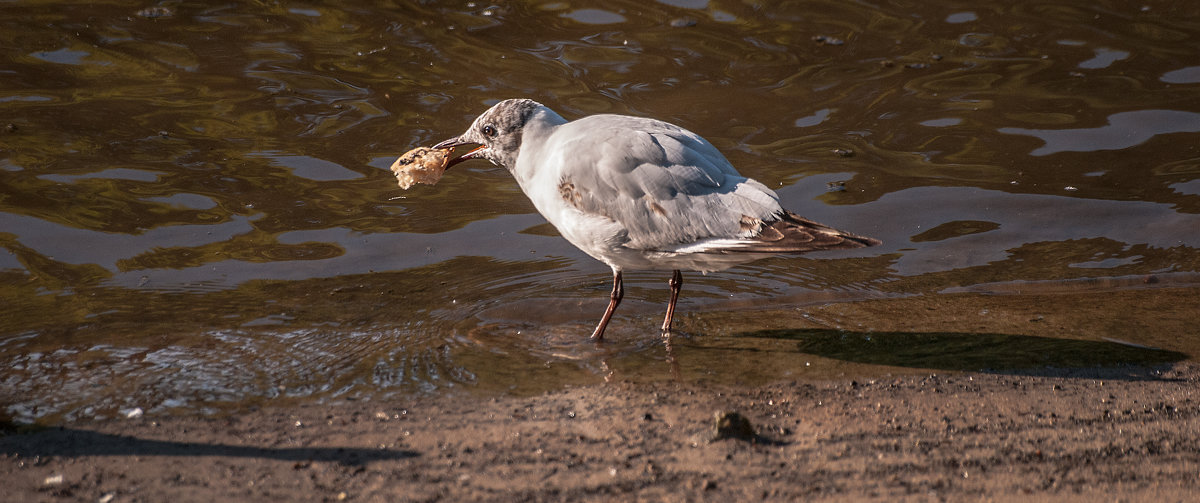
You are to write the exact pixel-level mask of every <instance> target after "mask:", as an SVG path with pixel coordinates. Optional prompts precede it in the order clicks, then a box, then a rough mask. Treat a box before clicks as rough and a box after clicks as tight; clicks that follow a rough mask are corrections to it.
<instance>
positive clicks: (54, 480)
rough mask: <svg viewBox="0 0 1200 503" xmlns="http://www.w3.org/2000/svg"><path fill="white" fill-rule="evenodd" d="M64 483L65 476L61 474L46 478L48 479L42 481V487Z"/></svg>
mask: <svg viewBox="0 0 1200 503" xmlns="http://www.w3.org/2000/svg"><path fill="white" fill-rule="evenodd" d="M62 483H63V476H62V474H61V473H60V474H58V475H51V476H49V477H46V479H45V480H43V481H42V485H45V486H56V485H59V484H62Z"/></svg>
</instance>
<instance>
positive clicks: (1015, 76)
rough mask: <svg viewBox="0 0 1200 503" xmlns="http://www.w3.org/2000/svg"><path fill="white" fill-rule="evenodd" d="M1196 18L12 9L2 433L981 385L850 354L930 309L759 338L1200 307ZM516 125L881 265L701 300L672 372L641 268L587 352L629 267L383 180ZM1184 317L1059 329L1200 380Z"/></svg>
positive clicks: (1176, 5)
mask: <svg viewBox="0 0 1200 503" xmlns="http://www.w3.org/2000/svg"><path fill="white" fill-rule="evenodd" d="M1197 20H1200V7H1198V6H1195V5H1192V4H1191V3H1188V2H1158V1H1148V2H1139V3H1129V2H1095V1H1087V2H1084V1H1064V2H1044V1H1038V2H997V3H994V4H992V5H981V4H979V3H978V2H962V3H957V4H956V3H953V2H952V3H940V4H938V5H910V4H908V3H907V2H884V3H882V4H880V5H876V6H871V5H867V4H847V3H842V2H785V3H782V4H779V5H774V4H772V5H767V4H760V3H745V2H733V1H709V0H660V1H658V2H605V3H598V4H595V5H589V4H586V3H572V2H520V3H505V4H504V5H503V6H495V5H491V4H484V3H476V2H454V3H449V4H429V5H423V4H418V5H411V4H410V3H399V4H396V5H387V4H376V3H363V4H358V3H353V4H350V5H342V6H340V7H339V8H337V9H333V8H327V7H322V6H319V5H307V4H285V5H264V4H260V3H255V2H233V3H224V4H221V5H219V6H183V5H177V4H176V3H173V2H163V3H161V4H159V5H158V6H151V7H147V6H146V5H145V4H140V3H133V4H125V3H122V2H112V3H107V4H96V3H94V2H93V3H87V4H84V3H79V4H71V3H51V2H42V3H33V2H16V3H6V4H3V5H0V123H2V124H0V126H3V127H4V129H3V130H2V131H0V246H2V247H3V248H4V249H5V250H7V252H6V253H0V278H2V281H0V303H2V304H0V368H2V369H4V370H0V383H2V384H0V403H2V404H3V405H4V411H5V413H6V414H8V415H9V416H10V417H12V418H14V419H18V420H42V421H60V420H73V419H77V418H85V417H109V416H113V415H116V414H119V413H120V411H121V410H126V409H131V408H134V407H140V408H143V409H145V410H146V411H148V412H150V413H161V412H188V411H194V410H201V411H218V410H238V409H240V408H243V407H246V406H250V405H260V404H264V403H278V402H280V401H286V400H300V401H303V400H331V399H349V398H370V397H378V396H386V395H404V394H411V393H442V392H450V391H451V390H457V389H464V388H465V389H470V390H479V391H482V392H492V391H508V392H522V393H530V392H538V391H541V390H545V389H552V388H555V387H558V386H563V385H569V384H576V383H578V384H583V383H592V382H599V381H601V380H603V379H606V378H629V379H658V378H663V379H670V378H683V379H710V380H715V381H719V382H760V381H763V380H767V379H771V378H776V377H789V376H790V377H795V376H797V375H801V374H803V372H801V371H800V370H801V369H808V368H811V366H812V365H813V361H814V360H813V359H812V358H809V357H810V356H813V355H816V356H815V358H817V364H818V366H821V365H825V366H826V370H825V371H822V372H821V373H816V374H813V375H830V374H831V373H833V374H836V373H838V372H842V373H845V372H851V373H862V374H864V375H878V374H882V373H887V372H893V371H903V370H904V369H927V368H934V369H937V368H945V369H950V370H954V369H956V368H957V367H955V366H952V365H950V366H947V365H939V364H931V363H930V362H931V360H929V359H928V358H926V357H925V356H922V357H920V358H917V357H913V358H910V359H908V360H903V359H902V361H897V360H896V359H894V358H893V359H887V358H875V359H872V358H855V357H852V356H850V355H851V354H852V353H855V351H856V349H855V348H860V347H861V345H860V344H858V343H854V344H850V345H849V346H845V347H842V348H841V349H838V350H830V349H829V342H828V340H826V339H827V338H828V337H829V336H830V334H831V333H832V334H836V333H841V332H836V331H837V330H842V331H851V332H852V333H853V334H860V335H856V336H855V337H869V335H861V334H870V333H873V332H876V331H879V332H884V333H892V334H893V338H894V340H898V341H908V342H911V341H912V337H917V338H918V339H919V340H920V341H925V342H923V343H921V344H918V345H919V346H920V347H921V348H924V350H927V351H928V350H930V348H933V349H932V350H933V351H935V352H936V348H937V347H938V346H939V345H941V344H943V343H946V341H955V342H954V343H953V344H951V345H953V346H954V347H956V348H958V347H960V346H961V344H960V343H959V341H961V337H958V336H954V337H951V338H949V339H947V338H946V336H945V334H941V335H936V336H934V335H929V336H927V337H926V336H921V335H920V334H918V335H912V334H914V333H917V332H920V333H926V332H938V331H939V328H938V324H939V323H942V322H944V321H946V320H945V319H940V320H939V319H937V318H934V319H931V320H930V321H929V324H930V327H929V329H928V330H919V331H917V332H913V330H912V329H909V331H908V332H904V333H906V334H909V335H907V336H904V335H895V332H894V331H893V325H894V322H895V321H896V319H901V318H905V317H906V313H903V312H896V313H892V314H890V315H880V314H879V313H875V314H872V315H870V316H867V317H866V318H852V319H842V320H837V321H828V320H825V321H820V322H819V323H818V322H816V321H814V322H813V325H812V326H808V327H805V329H813V330H816V329H820V330H834V331H835V332H798V331H796V330H799V328H797V327H798V325H788V326H782V327H781V326H777V325H780V323H775V324H774V325H772V324H769V323H768V324H762V326H758V325H759V324H761V320H758V321H756V317H755V316H752V315H746V314H745V313H753V312H756V311H747V309H753V310H778V309H785V310H787V309H790V310H793V311H796V310H799V311H798V312H805V310H807V309H809V308H814V309H815V308H816V307H817V306H823V305H825V304H828V303H830V302H838V301H862V300H870V299H894V298H927V297H928V298H935V299H941V298H946V299H957V300H955V302H960V303H966V304H968V305H970V306H971V307H972V308H973V309H974V307H975V305H976V304H980V305H986V303H987V301H986V298H987V297H985V296H981V295H979V294H980V293H982V294H995V293H1004V294H1009V295H1023V294H1028V293H1037V292H1062V291H1067V292H1073V295H1066V296H1060V297H1055V296H1044V297H1038V298H1039V299H1050V300H1047V301H1046V302H1051V303H1052V304H1049V305H1046V306H1044V307H1045V308H1046V310H1047V312H1055V310H1056V306H1055V305H1054V304H1053V302H1055V301H1054V300H1053V299H1056V298H1062V299H1068V298H1078V296H1079V295H1089V292H1092V291H1093V290H1094V288H1095V285H1101V287H1102V289H1103V290H1104V291H1126V290H1141V289H1145V288H1146V287H1147V286H1154V287H1164V286H1166V287H1171V288H1173V289H1179V288H1182V289H1190V291H1191V292H1195V293H1197V294H1200V290H1197V289H1196V288H1197V287H1196V285H1197V284H1198V283H1197V281H1196V274H1197V273H1200V232H1196V231H1197V230H1198V229H1200V149H1198V147H1197V145H1200V52H1198V51H1197V50H1196V47H1200V40H1198V38H1200V21H1197ZM507 97H531V98H534V99H537V100H539V101H542V102H543V103H545V104H547V105H548V106H550V107H552V108H554V109H555V110H557V111H558V112H559V113H561V114H562V115H564V116H566V117H568V118H575V117H580V116H583V115H587V114H592V113H602V112H615V113H629V114H636V115H643V116H653V117H656V118H660V119H664V120H667V121H671V122H674V123H677V124H680V125H682V126H685V127H687V128H689V129H691V130H693V131H696V132H697V133H699V134H701V135H703V136H705V137H706V138H708V139H709V140H710V141H711V142H712V143H713V144H715V145H716V146H717V147H718V148H720V149H721V150H722V151H723V152H725V154H726V155H727V156H728V157H729V159H730V160H731V161H732V162H733V163H734V165H736V166H738V168H739V169H740V170H741V171H742V172H743V173H744V174H746V175H748V176H751V177H754V178H756V179H758V180H760V181H762V182H763V183H765V184H767V185H768V186H770V187H772V188H776V189H777V190H778V192H779V194H780V196H781V198H782V200H783V201H784V203H785V206H787V207H789V208H791V209H793V210H795V211H797V212H799V213H801V214H804V215H806V216H808V217H810V218H813V219H815V220H818V221H821V222H826V223H829V224H832V225H835V226H837V227H840V228H845V229H848V230H852V231H855V232H858V233H862V234H866V235H870V236H873V237H876V238H880V239H882V240H883V241H884V245H883V246H881V247H877V248H871V249H867V250H861V251H854V252H831V253H825V254H820V255H810V256H805V257H801V258H776V259H769V260H764V261H760V262H756V263H754V264H750V265H747V266H743V267H739V268H735V269H731V270H729V271H726V272H723V273H717V274H709V275H705V276H701V275H699V274H689V275H686V276H685V280H684V281H685V285H684V295H683V297H682V298H681V301H680V312H681V315H680V317H679V318H678V320H677V327H678V328H679V329H680V331H681V332H682V335H681V336H680V340H679V341H677V342H676V343H675V346H676V347H675V348H673V349H672V351H671V352H668V351H666V350H665V348H664V347H663V344H662V342H661V341H660V340H659V339H658V337H657V334H655V333H654V327H656V326H657V324H658V323H659V317H660V316H661V309H662V307H663V304H664V303H665V300H666V295H667V294H666V286H665V283H666V279H667V277H666V276H664V275H661V274H650V273H638V274H631V275H630V277H628V278H627V284H626V287H627V290H626V300H625V303H624V304H623V305H622V306H621V309H620V311H619V312H618V316H617V318H616V319H615V322H614V325H612V326H611V327H610V331H609V334H608V338H609V339H610V341H609V342H608V343H606V344H605V345H603V346H600V347H597V346H595V345H592V344H589V343H587V342H586V340H585V339H586V335H587V334H588V333H590V330H591V328H592V325H593V324H594V323H595V321H596V320H597V318H598V317H599V314H600V313H601V312H602V310H603V308H604V304H605V302H606V301H607V298H606V297H607V292H608V289H609V287H610V285H609V284H608V281H609V279H610V276H609V274H608V271H607V268H606V267H605V266H603V265H601V264H599V263H597V262H595V261H593V260H592V259H590V258H588V257H587V256H585V255H584V254H582V253H581V252H579V251H577V250H575V249H574V248H572V247H571V246H570V245H569V244H567V243H566V242H565V241H563V240H562V239H561V238H558V237H557V235H556V234H555V232H554V230H553V229H552V228H548V227H547V226H546V225H545V224H544V220H542V219H541V217H540V216H539V215H537V214H536V213H535V212H534V210H533V208H532V205H530V203H529V202H528V201H527V200H526V199H525V198H524V196H523V194H521V192H520V191H519V189H518V188H517V187H516V185H515V183H513V182H512V180H511V178H509V176H508V175H507V173H506V172H504V171H503V170H499V169H496V168H493V167H491V166H489V165H487V164H486V163H483V162H482V161H478V162H473V163H468V164H463V165H460V166H459V167H456V168H455V169H454V171H452V172H451V173H450V174H449V175H448V176H447V177H446V178H445V179H443V181H442V182H441V183H439V184H438V185H437V186H436V187H425V186H422V187H418V188H416V189H414V190H411V191H407V192H404V191H401V190H399V189H398V188H397V187H396V186H395V182H394V179H393V178H392V176H391V174H390V173H389V172H388V171H387V166H388V165H389V164H390V162H391V161H392V160H393V159H394V157H395V156H397V155H398V154H400V153H402V152H404V151H405V150H408V149H409V148H412V147H415V146H418V145H428V144H430V143H433V142H436V141H439V140H442V139H445V138H448V137H450V136H453V135H456V134H458V133H459V132H461V130H462V129H464V128H465V127H466V126H467V125H468V124H469V123H470V120H471V119H472V118H473V117H474V116H475V115H477V114H478V113H480V112H481V111H483V110H484V109H485V108H486V107H487V106H488V105H490V104H491V103H494V102H495V101H496V100H498V99H502V98H507ZM1079 285H1086V286H1087V287H1086V288H1081V287H1080V286H1079ZM963 292H966V294H964V293H963ZM971 292H975V293H974V294H972V293H971ZM964 295H965V296H964ZM1182 298H1184V299H1187V298H1197V297H1196V296H1191V297H1189V296H1186V295H1185V296H1183V297H1182ZM963 299H968V300H963ZM1062 307H1063V309H1066V306H1065V305H1064V306H1062ZM1195 307H1196V306H1195V305H1194V304H1191V305H1189V304H1187V303H1186V302H1185V303H1183V305H1179V306H1178V307H1177V308H1175V309H1174V310H1172V309H1170V308H1168V311H1170V312H1167V313H1159V312H1146V311H1138V312H1140V313H1143V314H1144V316H1142V317H1141V318H1139V319H1138V320H1136V322H1132V321H1131V322H1129V323H1125V324H1120V323H1113V324H1108V325H1105V324H1100V325H1097V326H1096V327H1095V329H1094V330H1093V331H1091V332H1089V333H1087V334H1074V335H1071V336H1070V337H1076V338H1083V339H1090V340H1092V341H1093V342H1096V341H1105V340H1110V339H1112V340H1119V341H1121V343H1122V344H1124V343H1126V342H1128V343H1130V344H1134V345H1151V346H1154V347H1158V348H1163V349H1164V350H1170V351H1175V352H1177V353H1172V354H1173V355H1177V356H1171V357H1162V355H1158V356H1154V355H1149V356H1147V355H1142V356H1144V357H1145V358H1141V357H1130V356H1129V355H1128V354H1126V353H1119V354H1120V355H1125V356H1114V357H1112V358H1105V359H1101V360H1086V359H1084V360H1078V359H1075V360H1072V359H1065V360H1062V361H1059V362H1058V363H1060V364H1062V365H1099V364H1105V365H1119V364H1122V363H1144V362H1145V361H1172V360H1174V359H1178V358H1183V357H1190V355H1192V354H1196V352H1195V351H1196V350H1197V348H1200V346H1198V343H1197V341H1196V340H1195V335H1196V334H1195V332H1194V331H1191V330H1190V329H1187V328H1185V327H1186V326H1187V325H1186V324H1182V323H1177V321H1178V319H1179V317H1181V316H1186V315H1187V314H1188V313H1194V312H1195V311H1194V308H1195ZM980 309H985V307H980ZM1071 309H1072V310H1075V311H1078V310H1080V309H1084V310H1085V314H1086V309H1088V307H1087V306H1086V305H1084V306H1082V307H1081V306H1080V305H1077V304H1072V307H1071ZM1091 309H1094V310H1095V311H1094V313H1093V315H1092V317H1093V318H1097V319H1105V317H1106V316H1109V315H1111V314H1112V313H1113V312H1114V310H1115V311H1119V310H1121V309H1122V306H1120V305H1119V304H1118V305H1112V304H1106V305H1096V306H1092V307H1091ZM1160 314H1161V315H1163V316H1162V318H1163V319H1171V320H1175V322H1172V323H1171V324H1162V323H1160V319H1159V318H1160V316H1159V315H1160ZM893 318H895V319H893ZM798 319H799V320H801V321H803V320H804V319H805V318H804V317H803V316H801V317H800V318H798ZM776 321H778V320H776ZM797 323H799V322H797ZM1130 323H1135V324H1136V327H1137V329H1136V330H1131V329H1130V326H1132V325H1130ZM980 324H981V326H980V328H979V332H980V333H981V334H985V335H986V334H990V335H988V336H987V338H984V339H981V340H987V341H1001V342H1000V343H996V344H990V343H989V344H982V345H979V346H974V349H973V351H975V352H976V354H977V356H980V357H981V358H982V359H983V361H985V362H993V363H995V365H992V366H993V367H997V368H1008V367H1013V368H1015V367H1019V366H1021V365H1027V364H1042V363H1045V362H1040V363H1039V362H1036V361H1032V360H1028V359H1026V360H1021V362H1023V363H1013V362H1012V361H1010V360H1007V359H1005V358H1002V357H996V358H990V357H989V355H994V349H989V348H994V347H999V346H1004V345H1006V344H1009V345H1011V344H1021V343H1022V341H1026V339H1022V338H1021V337H1024V336H1028V337H1033V335H1030V333H1008V332H1002V333H995V332H994V331H990V330H987V328H988V327H987V324H988V322H987V321H986V320H984V319H983V318H982V317H981V321H980ZM768 325H770V326H768ZM785 325H786V324H785ZM1006 326H1007V325H1006ZM1105 327H1107V328H1105ZM770 330H777V331H776V332H770ZM778 330H783V332H778ZM789 330H790V331H789ZM1008 330H1009V331H1010V332H1013V331H1016V332H1021V331H1022V330H1025V329H1019V328H1013V327H1009V329H1008ZM1035 331H1036V332H1037V333H1038V334H1039V335H1037V337H1042V336H1043V335H1046V336H1050V337H1054V336H1056V335H1059V336H1061V335H1062V334H1058V333H1056V332H1054V331H1053V330H1049V331H1045V330H1043V329H1040V328H1038V329H1028V330H1027V332H1035ZM1043 332H1045V333H1043ZM956 333H957V332H956ZM764 334H766V335H764ZM897 337H898V338H897ZM1006 337H1007V338H1006ZM1012 337H1017V338H1016V339H1012ZM797 338H801V339H805V338H807V339H805V341H806V342H801V349H800V351H799V353H794V350H795V348H794V347H793V346H795V339H797ZM1150 339H1152V340H1153V341H1152V342H1153V344H1147V342H1150ZM1038 341H1040V339H1038ZM862 344H866V343H862ZM947 344H949V343H947ZM1038 344H1041V343H1040V342H1039V343H1038ZM1035 346H1036V347H1050V348H1053V346H1045V345H1035ZM784 347H786V348H791V349H787V350H784V349H781V348H784ZM1130 347H1133V346H1130ZM804 348H807V349H804ZM846 348H849V350H847V349H846ZM1086 348H1087V349H1083V350H1078V349H1077V348H1076V349H1072V351H1083V352H1088V351H1091V350H1092V349H1094V348H1092V347H1091V346H1087V347H1086ZM1051 350H1052V349H1051ZM751 353H753V354H754V355H755V356H754V357H749V356H748V355H750V354H751ZM868 353H869V351H868ZM1113 354H1118V353H1113ZM1160 357H1161V358H1160ZM763 358H766V359H767V360H769V361H770V362H771V363H770V364H769V365H764V364H763V362H764V360H763ZM821 362H824V363H821ZM838 362H843V363H845V362H854V363H853V365H849V364H847V365H849V366H847V365H843V364H842V363H838ZM905 362H907V364H905ZM1051 363H1054V362H1053V361H1052V362H1051Z"/></svg>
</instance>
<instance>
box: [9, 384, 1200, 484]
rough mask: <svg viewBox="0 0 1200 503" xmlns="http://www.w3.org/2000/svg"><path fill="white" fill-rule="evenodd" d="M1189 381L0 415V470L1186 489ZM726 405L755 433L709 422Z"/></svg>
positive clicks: (123, 478) (62, 476) (609, 387)
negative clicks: (6, 424)
mask: <svg viewBox="0 0 1200 503" xmlns="http://www.w3.org/2000/svg"><path fill="white" fill-rule="evenodd" d="M1198 379H1200V366H1197V365H1195V364H1190V363H1178V364H1175V365H1172V366H1166V367H1162V368H1159V369H1148V368H1121V369H1111V370H1074V371H1062V372H1061V373H1059V374H1055V373H1054V372H1053V371H1047V372H1039V373H1037V375H1017V374H1013V373H1009V374H986V373H974V374H959V373H954V374H937V375H935V374H926V375H922V376H911V377H909V376H906V377H895V378H883V379H875V380H871V381H868V382H856V381H852V380H848V379H847V380H834V381H822V382H805V383H776V384H771V385H766V386H758V387H743V388H732V387H724V386H715V385H713V386H706V385H701V384H670V383H667V384H632V383H610V384H604V385H597V386H590V387H585V388H575V389H567V390H563V391H558V392H553V393H548V394H545V395H540V396H536V397H498V398H479V397H475V396H469V395H461V396H445V397H439V398H423V399H414V400H411V401H396V402H371V403H356V402H350V403H346V404H339V405H330V406H301V407H296V408H270V409H262V410H257V411H254V412H251V413H247V414H242V415H237V416H232V417H223V418H211V417H153V418H151V417H140V418H133V419H123V420H112V421H104V422H96V423H76V424H72V425H70V426H68V427H63V428H58V427H55V428H46V429H32V428H28V427H26V428H23V429H21V428H18V429H14V428H11V427H10V428H8V429H7V431H6V432H5V433H6V434H5V435H4V436H3V437H0V453H2V455H3V457H2V460H3V461H2V462H0V472H2V473H3V475H2V477H3V480H4V481H5V485H6V486H7V487H6V489H5V493H6V494H7V496H6V499H9V500H10V501H102V502H119V501H174V502H182V501H248V500H257V501H268V500H270V501H337V500H348V501H472V500H476V501H477V500H503V501H510V500H539V501H540V500H570V501H576V500H620V501H632V500H644V501H747V500H761V499H764V498H765V499H767V500H776V501H778V500H825V499H828V500H848V499H853V500H865V499H878V500H889V501H894V500H900V499H908V500H917V501H932V500H944V501H966V500H972V501H974V500H982V501H990V500H997V501H1007V500H1018V499H1019V500H1027V499H1028V498H1029V497H1031V496H1032V497H1034V498H1035V500H1049V499H1052V500H1055V501H1072V500H1077V501H1085V500H1086V501H1095V500H1103V501H1146V500H1151V499H1153V500H1155V501H1185V500H1188V499H1190V498H1191V497H1194V495H1195V494H1198V492H1197V491H1200V402H1198V401H1197V397H1196V395H1195V393H1194V392H1195V390H1196V389H1197V380H1198ZM733 412H735V413H737V414H738V415H740V416H741V417H743V418H745V419H747V420H748V421H749V423H750V426H751V428H752V430H753V433H752V434H751V433H749V432H748V431H747V430H745V429H741V430H739V429H737V428H725V429H723V430H719V431H718V429H717V428H716V426H715V425H716V421H715V419H714V417H715V416H716V415H719V414H722V413H733ZM724 423H726V424H727V425H728V424H736V423H737V421H736V416H734V415H732V414H726V416H725V417H724ZM722 437H724V438H722Z"/></svg>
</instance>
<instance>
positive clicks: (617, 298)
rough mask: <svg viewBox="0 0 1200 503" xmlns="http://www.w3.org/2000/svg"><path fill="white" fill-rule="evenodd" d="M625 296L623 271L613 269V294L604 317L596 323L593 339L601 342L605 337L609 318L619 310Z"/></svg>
mask: <svg viewBox="0 0 1200 503" xmlns="http://www.w3.org/2000/svg"><path fill="white" fill-rule="evenodd" d="M624 296H625V285H624V284H623V283H622V282H621V271H618V270H616V269H613V289H612V294H611V295H609V296H608V299H609V300H608V309H605V310H604V317H603V318H600V324H599V325H596V331H595V332H592V340H593V341H597V342H599V341H600V340H602V339H604V329H605V328H608V320H611V319H612V315H613V312H614V311H616V310H617V306H618V305H620V304H621V298H622V297H624Z"/></svg>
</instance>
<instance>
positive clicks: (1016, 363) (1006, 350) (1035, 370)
mask: <svg viewBox="0 0 1200 503" xmlns="http://www.w3.org/2000/svg"><path fill="white" fill-rule="evenodd" d="M738 336H739V337H762V338H770V339H786V340H793V341H795V342H796V344H797V351H799V352H801V353H806V354H811V355H816V356H821V357H825V358H831V359H836V360H844V361H850V362H856V363H866V364H871V365H890V366H894V367H909V368H924V369H936V370H946V371H964V372H984V373H993V374H1012V375H1027V376H1043V377H1091V378H1103V379H1122V380H1161V379H1162V377H1160V376H1159V375H1158V372H1157V371H1156V369H1155V367H1157V366H1162V365H1165V364H1168V363H1174V362H1178V361H1181V360H1185V359H1187V358H1188V355H1186V354H1184V353H1180V352H1177V351H1169V350H1165V349H1158V348H1151V347H1146V346H1139V345H1136V344H1132V343H1122V342H1120V341H1088V340H1078V339H1057V338H1052V337H1041V336H1033V335H1011V334H992V333H982V334H979V333H956V332H931V333H921V332H853V331H843V330H830V329H776V330H759V331H754V332H744V333H741V334H738Z"/></svg>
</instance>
